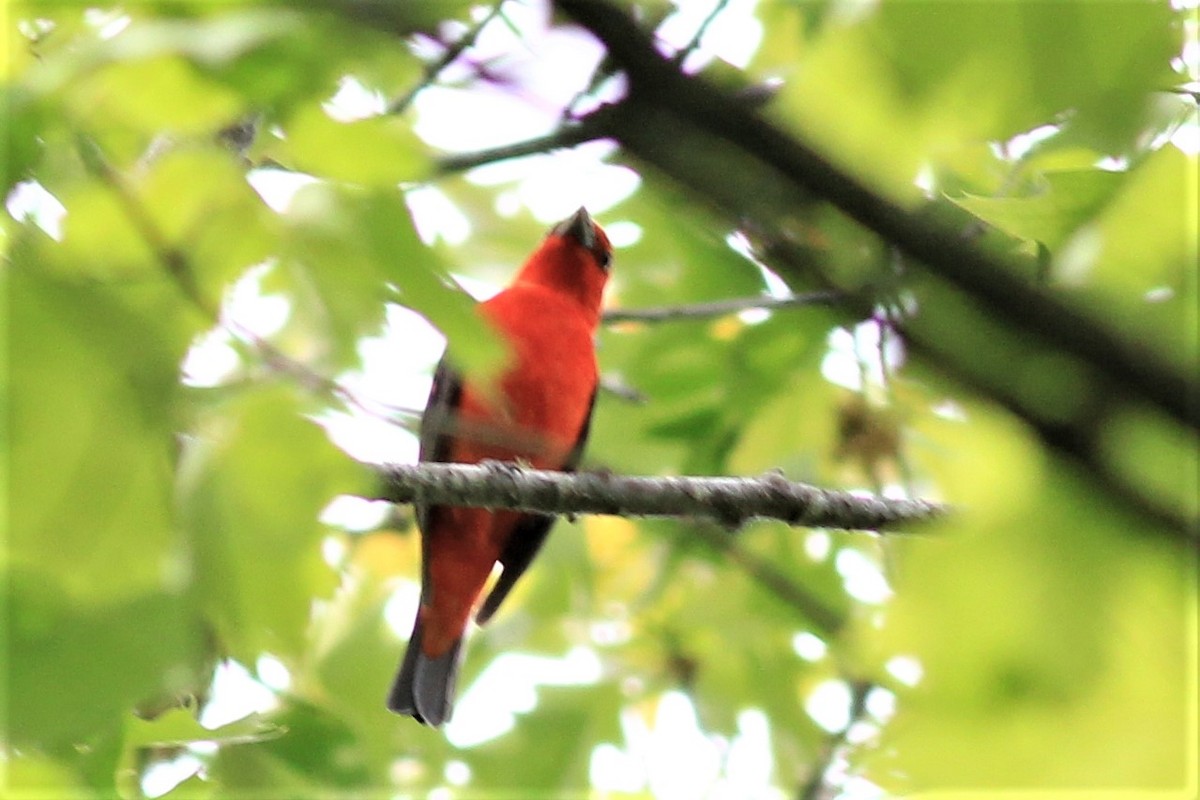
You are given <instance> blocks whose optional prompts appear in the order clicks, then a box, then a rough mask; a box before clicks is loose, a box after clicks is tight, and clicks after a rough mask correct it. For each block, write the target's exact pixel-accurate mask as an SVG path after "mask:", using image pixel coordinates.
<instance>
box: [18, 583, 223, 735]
mask: <svg viewBox="0 0 1200 800" xmlns="http://www.w3.org/2000/svg"><path fill="white" fill-rule="evenodd" d="M5 577H6V583H7V593H8V622H9V625H8V637H9V639H8V643H7V645H8V647H9V652H10V653H12V654H13V656H14V657H13V659H12V660H11V661H10V662H9V664H8V667H7V673H8V674H7V677H8V681H9V683H8V686H7V690H8V709H7V711H8V719H7V729H8V730H7V735H8V737H10V740H11V741H12V742H13V743H14V744H16V745H17V746H18V747H21V746H31V747H37V748H55V749H57V748H64V749H65V748H69V747H70V746H71V745H72V744H75V743H78V742H82V741H85V740H86V739H88V738H89V737H91V736H92V735H93V734H94V733H96V732H98V731H101V730H104V729H107V728H109V727H111V726H113V725H114V724H116V723H117V722H118V721H119V720H120V719H121V718H122V717H123V716H124V715H125V714H126V713H128V711H129V710H130V709H131V708H133V707H134V706H135V705H137V704H138V703H141V702H143V701H146V700H150V699H153V698H154V697H155V696H157V695H159V694H163V693H167V694H173V693H179V692H189V691H193V690H194V689H195V687H196V683H195V682H196V681H198V680H201V679H202V678H201V675H200V674H199V672H198V671H197V670H198V668H199V667H201V666H202V665H203V663H204V660H203V654H202V652H201V649H200V643H201V642H202V641H203V640H202V637H201V636H200V635H199V633H200V631H199V626H198V624H197V621H198V618H197V617H196V616H195V614H194V609H193V608H192V607H191V605H190V603H189V602H188V601H187V600H186V598H185V597H183V596H181V595H176V594H168V593H166V592H149V593H145V594H142V595H138V596H131V597H128V598H126V599H116V600H113V601H109V602H93V603H88V604H83V603H79V602H78V601H77V600H75V599H74V598H72V597H71V596H70V595H69V594H67V592H66V591H65V589H64V587H63V586H62V585H61V584H59V583H58V581H57V580H56V579H55V577H54V576H53V575H52V574H49V573H45V572H35V571H33V570H22V571H19V572H13V571H10V572H9V573H8V574H7V575H6V576H5Z"/></svg>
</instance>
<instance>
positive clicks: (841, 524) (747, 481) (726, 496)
mask: <svg viewBox="0 0 1200 800" xmlns="http://www.w3.org/2000/svg"><path fill="white" fill-rule="evenodd" d="M383 476H384V479H385V487H384V489H383V491H382V493H381V496H380V497H379V498H378V499H381V500H388V501H390V502H393V503H413V502H420V503H427V504H432V505H436V504H453V505H463V506H476V507H483V508H513V509H517V510H520V511H536V512H542V513H546V514H577V513H585V514H612V515H617V516H622V517H700V518H707V519H712V520H716V521H717V522H719V523H721V524H722V525H725V526H727V527H730V528H737V527H739V526H741V525H742V524H743V523H745V522H746V521H748V520H751V519H775V520H780V521H782V522H786V523H788V524H789V525H800V526H806V527H813V528H836V529H843V530H872V531H873V530H883V529H887V530H889V531H895V530H897V529H898V528H899V527H901V526H904V525H906V524H909V523H919V522H924V521H930V520H934V519H937V518H940V517H944V516H945V515H947V514H948V513H949V508H948V507H947V506H945V505H943V504H941V503H935V502H932V501H926V500H891V499H885V498H880V497H861V496H858V495H854V494H851V493H850V492H844V491H835V490H832V489H819V488H817V487H815V486H809V485H807V484H803V483H793V482H791V481H788V480H786V479H785V478H783V477H782V476H780V475H776V474H769V475H766V476H763V477H760V478H726V477H721V478H701V477H665V478H647V477H627V476H617V475H609V474H601V473H593V472H583V473H565V472H548V471H539V470H528V469H523V468H521V467H517V466H513V465H511V464H502V463H499V462H491V463H487V464H482V465H474V464H437V463H423V464H417V465H390V466H387V467H385V468H384V469H383Z"/></svg>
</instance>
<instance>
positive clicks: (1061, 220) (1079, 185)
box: [952, 169, 1126, 251]
mask: <svg viewBox="0 0 1200 800" xmlns="http://www.w3.org/2000/svg"><path fill="white" fill-rule="evenodd" d="M1125 182H1126V176H1125V175H1123V174H1121V173H1116V172H1103V171H1101V170H1097V169H1090V170H1077V171H1072V172H1051V173H1046V174H1045V175H1044V176H1043V179H1042V180H1041V181H1039V184H1040V185H1039V186H1038V187H1037V190H1036V192H1035V193H1034V194H1032V195H1031V196H1029V197H973V196H970V195H967V196H965V197H960V198H952V199H953V201H954V202H955V203H956V204H958V205H959V206H962V207H963V208H965V209H966V210H967V211H970V212H971V213H972V214H974V215H976V216H977V217H979V218H980V219H982V220H984V221H985V222H987V223H989V224H991V225H995V226H996V227H998V228H1000V229H1001V230H1003V231H1004V232H1005V233H1008V234H1010V235H1012V236H1016V237H1018V238H1020V239H1026V240H1031V241H1034V242H1040V243H1041V244H1044V245H1045V246H1046V247H1048V248H1049V249H1050V250H1051V251H1057V250H1058V249H1059V248H1060V247H1061V246H1062V244H1063V243H1064V242H1065V241H1066V240H1067V239H1068V238H1070V236H1071V235H1072V234H1074V233H1075V232H1076V231H1078V230H1079V228H1080V227H1081V226H1083V225H1084V224H1086V223H1087V222H1089V221H1090V220H1091V219H1092V218H1093V217H1095V216H1096V214H1097V213H1098V212H1099V211H1100V210H1101V209H1103V208H1104V206H1105V205H1106V204H1107V203H1108V202H1109V201H1110V200H1111V199H1112V197H1113V195H1115V194H1116V193H1117V191H1118V190H1119V189H1120V188H1121V186H1122V185H1123V184H1124V183H1125Z"/></svg>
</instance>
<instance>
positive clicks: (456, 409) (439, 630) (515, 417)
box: [387, 208, 612, 726]
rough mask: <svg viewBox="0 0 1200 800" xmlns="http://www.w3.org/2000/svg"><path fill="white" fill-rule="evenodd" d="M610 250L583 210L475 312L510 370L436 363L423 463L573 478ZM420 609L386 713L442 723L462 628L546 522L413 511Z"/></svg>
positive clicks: (513, 515)
mask: <svg viewBox="0 0 1200 800" xmlns="http://www.w3.org/2000/svg"><path fill="white" fill-rule="evenodd" d="M611 259H612V246H611V245H610V244H609V241H608V237H607V236H605V234H604V231H603V230H601V228H600V226H599V225H597V224H596V223H595V222H593V221H592V218H591V217H590V216H588V213H587V211H586V210H585V209H583V208H580V209H579V210H578V211H576V212H575V213H574V214H573V215H572V216H571V217H570V218H568V219H566V220H564V221H563V222H560V223H559V224H558V225H555V226H554V227H553V228H552V229H551V230H550V233H549V235H547V237H546V238H545V240H544V241H543V242H542V244H541V246H540V247H538V249H537V250H536V251H535V252H534V254H533V255H532V256H530V257H529V260H528V261H526V262H525V265H524V266H523V267H522V268H521V271H520V272H518V273H517V276H516V278H515V279H513V281H512V283H511V285H509V286H508V288H506V289H504V290H503V291H501V292H500V293H499V294H497V295H496V296H494V297H492V298H491V299H490V300H487V301H485V302H483V303H481V304H480V305H479V311H480V313H481V314H482V315H483V317H484V319H485V320H486V321H487V322H488V323H489V324H490V325H491V326H492V327H493V328H495V330H496V332H497V333H498V334H499V335H501V336H503V337H504V338H505V339H506V340H507V342H508V345H509V348H510V351H511V357H510V362H509V363H508V364H507V366H506V368H505V369H504V370H503V371H502V372H501V374H500V375H499V377H498V378H495V379H493V380H492V381H489V382H486V383H485V382H482V381H477V380H473V379H472V378H471V377H470V376H462V375H460V374H458V373H456V372H455V371H454V369H453V368H452V367H451V366H450V364H449V363H448V362H447V359H446V358H445V357H443V358H442V360H441V362H440V363H439V364H438V367H437V370H436V372H435V373H434V377H433V389H432V391H431V392H430V395H429V402H428V405H427V406H426V408H425V414H424V416H423V417H422V420H421V436H420V438H421V450H420V459H421V460H422V461H443V462H455V463H461V464H474V463H478V462H480V461H484V460H496V461H507V462H517V461H519V462H522V463H525V464H528V465H530V466H532V467H534V468H536V469H551V470H571V469H574V468H575V466H576V465H577V464H578V463H579V458H580V456H581V454H582V452H583V446H584V442H585V441H586V439H587V435H588V425H589V423H590V421H591V416H592V407H593V405H594V404H595V401H596V385H597V380H598V379H597V370H596V349H595V343H594V338H593V337H594V336H595V333H596V327H597V325H598V324H599V321H600V301H601V296H602V294H603V292H604V284H605V282H606V281H607V280H608V268H609V262H610V261H611ZM417 524H418V525H419V526H420V529H421V555H422V558H421V562H422V563H421V605H420V608H419V609H418V610H417V619H416V622H415V623H414V624H413V632H412V636H411V637H410V638H409V641H408V650H407V652H406V653H405V656H404V661H403V663H402V664H401V665H400V671H399V673H398V674H397V676H396V680H395V682H394V683H393V684H392V689H391V692H390V694H389V695H388V702H387V704H388V708H389V709H391V710H392V711H395V712H396V713H398V714H408V715H410V716H412V717H415V718H416V719H417V721H418V722H423V723H426V724H428V725H435V726H436V725H441V724H442V723H443V722H445V721H446V719H448V718H449V716H450V712H451V708H452V705H453V699H454V682H455V675H456V673H457V671H458V666H459V662H460V657H461V650H462V638H463V634H464V632H465V631H466V627H467V621H468V619H469V617H470V615H471V610H472V609H473V608H474V606H475V603H476V600H477V599H478V598H479V595H480V593H481V592H482V590H483V587H484V584H485V583H486V582H487V580H488V577H489V576H490V575H491V573H492V568H493V567H494V566H495V564H496V562H500V564H501V566H502V567H503V571H502V572H501V575H500V577H499V578H498V579H497V580H496V584H495V586H494V587H493V588H492V590H491V593H490V594H489V595H488V597H487V599H486V600H485V601H484V603H483V605H482V607H480V609H479V612H478V613H477V614H476V616H475V620H476V622H478V623H479V624H483V623H484V622H486V621H487V620H488V619H489V618H490V617H491V616H492V614H494V613H495V611H496V608H497V607H498V606H499V605H500V603H501V601H503V600H504V598H505V596H507V595H508V593H509V591H510V590H511V589H512V587H513V584H514V583H516V581H517V579H518V578H519V577H521V573H523V572H524V571H525V569H526V568H527V567H528V566H529V563H530V561H532V560H533V557H534V556H535V555H537V552H538V548H540V547H541V545H542V542H543V541H544V540H545V538H546V534H547V533H549V532H550V527H551V526H552V525H553V524H554V517H553V516H548V515H544V514H528V513H523V512H518V511H509V510H497V511H489V510H487V509H482V508H461V507H458V506H428V507H420V506H419V507H418V508H417Z"/></svg>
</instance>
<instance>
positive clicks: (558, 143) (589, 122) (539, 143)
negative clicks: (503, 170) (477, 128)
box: [438, 106, 615, 174]
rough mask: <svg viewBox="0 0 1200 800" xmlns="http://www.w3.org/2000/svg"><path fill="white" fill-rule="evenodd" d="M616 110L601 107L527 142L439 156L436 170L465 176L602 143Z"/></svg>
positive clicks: (609, 107) (611, 107)
mask: <svg viewBox="0 0 1200 800" xmlns="http://www.w3.org/2000/svg"><path fill="white" fill-rule="evenodd" d="M613 108H615V106H602V107H600V108H598V109H596V110H595V111H593V112H591V113H590V114H586V115H584V116H582V117H579V118H578V119H576V120H574V121H572V122H568V123H564V124H563V126H562V127H560V128H559V129H558V130H556V131H554V132H553V133H549V134H546V135H545V136H538V137H536V138H533V139H526V140H525V141H521V142H514V143H512V144H506V145H501V146H499V147H492V148H489V149H487V150H477V151H475V152H473V153H456V154H451V155H445V156H442V157H441V158H440V159H438V170H439V171H440V172H442V173H444V174H450V173H456V172H465V171H467V170H469V169H474V168H475V167H481V166H483V165H484V164H492V163H495V162H497V161H506V160H508V159H510V158H524V157H525V156H533V155H541V154H543V153H548V152H550V151H551V150H558V149H561V148H566V147H575V146H576V145H580V144H583V143H584V142H590V141H592V140H593V139H603V138H605V137H606V136H607V135H608V132H607V123H608V119H609V117H610V115H611V114H612V109H613Z"/></svg>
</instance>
